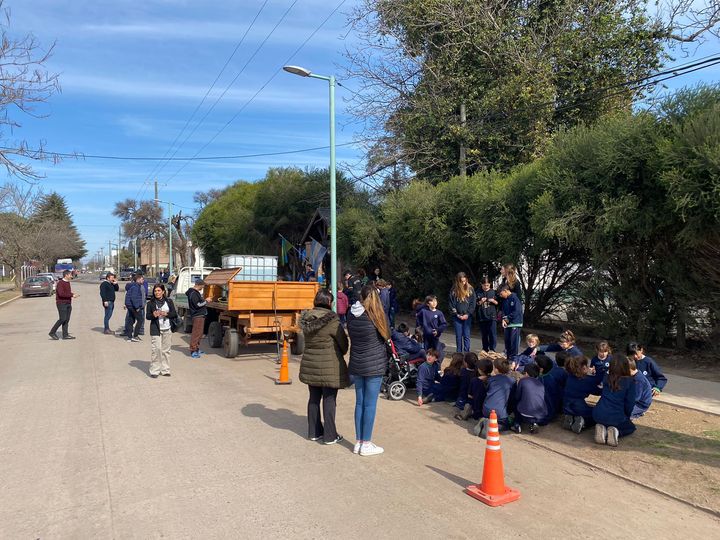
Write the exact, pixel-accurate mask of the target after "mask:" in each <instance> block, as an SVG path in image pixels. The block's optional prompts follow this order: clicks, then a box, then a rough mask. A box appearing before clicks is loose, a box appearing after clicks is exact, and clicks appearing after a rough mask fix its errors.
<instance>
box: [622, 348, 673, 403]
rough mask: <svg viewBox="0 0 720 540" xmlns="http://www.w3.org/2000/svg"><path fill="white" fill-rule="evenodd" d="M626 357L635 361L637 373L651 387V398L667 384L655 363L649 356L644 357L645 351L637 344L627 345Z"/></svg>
mask: <svg viewBox="0 0 720 540" xmlns="http://www.w3.org/2000/svg"><path fill="white" fill-rule="evenodd" d="M627 355H628V357H629V358H633V359H634V360H635V364H636V365H637V369H638V371H639V372H640V373H642V374H643V375H645V377H647V380H648V382H649V383H650V386H652V395H653V397H654V396H657V395H658V394H660V392H662V391H663V388H665V385H666V384H667V377H666V376H665V375H664V374H663V372H662V370H661V369H660V367H659V366H658V365H657V362H655V360H654V359H652V358H650V357H649V356H645V349H644V347H643V346H642V345H640V344H639V343H634V342H633V343H628V346H627Z"/></svg>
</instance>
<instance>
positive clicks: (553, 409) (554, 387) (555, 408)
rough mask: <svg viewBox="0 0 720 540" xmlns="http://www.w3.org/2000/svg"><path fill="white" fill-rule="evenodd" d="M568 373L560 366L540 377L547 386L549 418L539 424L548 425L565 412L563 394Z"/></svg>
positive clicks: (546, 399)
mask: <svg viewBox="0 0 720 540" xmlns="http://www.w3.org/2000/svg"><path fill="white" fill-rule="evenodd" d="M567 378H568V373H567V371H565V370H564V369H563V368H561V367H559V366H553V368H552V369H551V370H550V371H548V372H547V373H545V374H544V375H541V376H540V380H541V381H542V382H543V385H544V386H545V405H547V416H546V417H545V418H543V419H541V420H540V421H539V422H538V424H547V423H548V422H550V421H552V420H553V419H554V418H555V417H556V416H557V415H558V414H559V413H560V411H562V410H563V407H562V405H563V394H564V393H565V383H566V382H567Z"/></svg>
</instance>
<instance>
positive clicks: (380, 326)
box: [347, 285, 390, 456]
mask: <svg viewBox="0 0 720 540" xmlns="http://www.w3.org/2000/svg"><path fill="white" fill-rule="evenodd" d="M347 324H348V334H349V335H350V365H349V369H350V374H351V375H353V376H354V377H355V435H356V439H357V442H356V443H355V448H354V449H353V453H355V454H360V455H361V456H374V455H377V454H382V453H383V449H382V448H380V447H379V446H376V445H375V444H373V442H372V432H373V425H374V424H375V410H376V408H377V400H378V395H379V394H380V385H381V383H382V378H383V375H384V374H385V370H386V369H387V364H388V354H387V347H386V343H387V340H388V339H390V328H389V327H388V322H387V318H386V316H385V311H384V310H383V307H382V303H381V302H380V296H379V295H378V292H377V289H376V288H375V286H374V285H366V286H365V287H363V288H362V291H361V293H360V301H359V302H355V303H354V304H353V305H352V307H351V308H350V311H349V312H348V314H347Z"/></svg>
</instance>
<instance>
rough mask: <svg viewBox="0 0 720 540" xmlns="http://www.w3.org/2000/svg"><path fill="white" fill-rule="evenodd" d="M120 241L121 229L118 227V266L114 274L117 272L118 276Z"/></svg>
mask: <svg viewBox="0 0 720 540" xmlns="http://www.w3.org/2000/svg"><path fill="white" fill-rule="evenodd" d="M121 240H122V235H121V228H120V227H118V256H117V261H118V265H117V270H116V272H118V275H120V241H121Z"/></svg>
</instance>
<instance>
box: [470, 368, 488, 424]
mask: <svg viewBox="0 0 720 540" xmlns="http://www.w3.org/2000/svg"><path fill="white" fill-rule="evenodd" d="M486 396H487V379H485V380H483V379H481V378H480V377H475V378H474V379H473V380H472V381H470V390H469V391H468V400H469V403H472V410H473V418H475V419H476V420H477V419H478V418H480V417H481V416H482V411H483V404H484V403H485V397H486Z"/></svg>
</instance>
